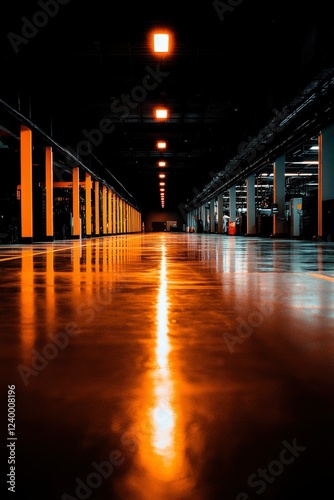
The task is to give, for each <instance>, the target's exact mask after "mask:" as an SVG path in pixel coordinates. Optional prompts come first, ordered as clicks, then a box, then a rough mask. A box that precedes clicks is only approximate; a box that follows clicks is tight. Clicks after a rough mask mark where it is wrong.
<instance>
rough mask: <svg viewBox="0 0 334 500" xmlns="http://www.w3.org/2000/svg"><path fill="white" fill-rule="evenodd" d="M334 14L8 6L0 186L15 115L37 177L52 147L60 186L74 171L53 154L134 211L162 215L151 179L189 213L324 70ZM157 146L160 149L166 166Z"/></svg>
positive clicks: (192, 6)
mask: <svg viewBox="0 0 334 500" xmlns="http://www.w3.org/2000/svg"><path fill="white" fill-rule="evenodd" d="M332 10H333V7H332V6H331V4H327V3H325V2H323V3H322V2H319V1H318V2H316V4H310V5H306V4H305V2H301V1H297V2H291V1H290V2H287V1H277V0H273V1H268V0H267V1H263V0H261V1H256V0H255V1H251V0H229V1H228V0H226V1H225V2H223V1H219V2H218V1H207V0H206V1H204V0H197V1H196V2H194V1H182V2H180V1H179V2H175V1H170V2H160V3H158V2H156V3H153V4H152V3H151V2H118V3H117V4H116V3H110V2H106V1H102V0H94V2H87V3H84V2H82V1H78V0H58V1H56V0H39V1H32V2H12V4H11V5H9V4H8V3H7V4H6V10H5V13H4V11H3V14H2V19H1V69H2V71H1V73H2V77H1V104H2V106H1V108H0V118H1V120H0V125H1V126H2V134H1V137H0V139H1V141H2V145H3V148H1V149H0V154H1V155H3V156H2V158H1V157H0V161H1V168H2V179H7V178H8V182H10V180H9V179H10V178H11V177H10V174H11V173H12V174H13V172H14V171H15V161H16V160H15V159H13V156H11V153H10V152H9V151H8V149H9V150H10V151H12V152H13V155H14V154H16V155H17V151H18V144H17V142H18V141H17V137H18V132H19V127H18V121H19V119H20V115H22V116H23V117H25V118H27V119H29V120H31V122H32V123H33V124H34V126H35V130H36V139H34V140H35V149H34V155H35V157H34V163H35V165H36V169H38V165H39V164H40V165H42V161H41V163H39V162H40V157H39V155H40V152H41V151H42V145H43V141H44V140H45V137H48V138H51V139H52V140H53V141H54V142H55V143H56V144H57V145H59V146H60V148H55V162H56V163H57V164H58V166H59V165H60V166H61V168H58V174H59V176H62V177H63V178H64V179H66V176H69V175H70V167H71V162H69V161H68V159H66V156H64V154H63V153H62V148H64V149H67V150H69V151H70V152H71V153H72V154H74V155H79V158H80V160H81V162H82V163H83V164H84V165H86V166H87V168H88V169H89V171H91V172H93V173H94V174H96V175H97V177H98V178H101V179H105V181H106V182H107V183H108V184H110V185H111V186H113V187H114V188H115V189H116V190H118V191H120V192H122V193H125V196H126V197H129V199H130V201H132V202H134V203H137V204H138V205H139V206H140V207H141V208H142V209H143V210H144V211H145V210H151V209H156V208H159V207H160V196H159V179H158V173H161V172H164V173H165V174H166V181H165V182H166V205H165V207H166V209H175V208H177V207H178V206H179V205H180V204H183V203H188V202H189V200H191V199H192V198H193V197H194V196H195V194H196V193H198V192H200V191H201V190H202V189H203V188H204V187H205V186H206V185H207V184H208V183H209V182H210V181H211V180H212V178H213V176H214V173H215V172H220V171H221V170H222V169H224V166H225V165H226V164H227V163H228V162H229V161H231V159H233V158H234V157H235V155H236V154H237V153H238V151H239V150H240V145H241V144H243V143H244V142H245V141H246V142H249V141H250V140H251V139H252V138H253V137H256V136H257V134H258V133H259V131H260V130H261V129H262V128H263V127H264V126H265V125H266V124H267V123H268V122H270V121H271V120H273V119H274V118H275V117H276V116H277V114H278V113H279V112H280V110H282V109H283V108H284V106H286V105H287V104H288V103H290V102H291V100H293V99H294V98H295V97H296V96H298V95H299V94H300V93H301V92H303V90H304V88H305V87H307V85H309V83H310V82H312V79H314V78H316V77H317V75H318V74H319V73H321V71H323V70H324V69H325V68H330V69H331V68H332V60H333V45H334V29H333V26H334V23H333V14H332ZM155 27H162V28H168V29H170V30H171V31H172V33H173V35H174V44H173V51H172V53H171V54H170V55H169V56H164V57H161V56H159V57H157V56H155V55H154V54H152V51H151V48H150V45H149V34H150V33H151V31H152V29H153V28H155ZM155 105H166V106H167V107H168V108H169V110H170V118H169V119H168V120H167V121H166V122H157V121H156V120H155V119H154V117H153V108H154V106H155ZM17 112H18V113H19V114H20V115H19V116H18V115H17V114H16V113H17ZM8 132H11V134H9V133H8ZM287 133H288V130H287ZM15 137H16V138H15ZM158 139H165V140H166V142H167V149H166V150H165V151H164V152H162V153H160V152H159V151H158V150H157V148H156V141H157V140H158ZM87 147H88V149H87ZM6 155H7V156H6ZM159 159H163V160H164V161H166V167H165V168H161V167H158V161H159ZM11 161H13V166H12V165H11ZM36 175H38V174H36ZM6 182H7V181H6Z"/></svg>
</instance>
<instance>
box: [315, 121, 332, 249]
mask: <svg viewBox="0 0 334 500" xmlns="http://www.w3.org/2000/svg"><path fill="white" fill-rule="evenodd" d="M318 139H319V140H318V143H319V158H318V159H319V165H318V183H319V188H318V236H320V237H322V238H324V239H328V240H330V241H333V238H334V124H332V125H330V126H329V127H327V128H326V129H324V130H323V131H322V132H321V133H320V135H319V138H318Z"/></svg>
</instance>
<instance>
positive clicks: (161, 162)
mask: <svg viewBox="0 0 334 500" xmlns="http://www.w3.org/2000/svg"><path fill="white" fill-rule="evenodd" d="M158 165H159V167H165V166H166V162H165V161H159V163H158Z"/></svg>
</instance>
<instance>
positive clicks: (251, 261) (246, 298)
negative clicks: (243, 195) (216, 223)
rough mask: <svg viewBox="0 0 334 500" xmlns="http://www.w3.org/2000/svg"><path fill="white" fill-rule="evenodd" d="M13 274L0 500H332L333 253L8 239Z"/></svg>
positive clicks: (4, 276) (3, 303) (143, 240)
mask: <svg viewBox="0 0 334 500" xmlns="http://www.w3.org/2000/svg"><path fill="white" fill-rule="evenodd" d="M0 273H1V274H0V277H1V279H0V320H1V337H0V338H1V346H0V348H1V350H0V356H1V408H2V411H1V429H2V430H1V460H2V462H1V463H2V466H1V474H2V483H4V480H5V481H8V482H7V484H5V485H4V484H3V486H2V491H1V494H0V498H1V499H7V498H15V499H19V500H21V499H22V500H26V499H28V498H32V499H34V500H73V499H77V500H79V499H80V500H82V499H83V500H85V499H88V498H91V499H92V500H114V499H115V500H128V499H129V500H174V499H175V500H216V499H217V500H218V499H219V500H254V499H260V500H261V499H263V500H266V499H270V500H290V499H294V500H295V499H297V500H299V499H303V498H306V496H307V498H309V497H310V498H312V499H314V500H320V499H321V500H322V499H323V498H328V495H330V496H331V495H332V493H331V492H332V485H333V470H334V460H333V456H334V438H333V435H334V432H333V420H334V399H333V395H334V364H333V359H334V244H333V243H328V242H326V243H320V242H305V241H294V240H271V239H258V238H244V237H233V236H225V235H224V236H222V235H206V234H188V233H182V234H181V233H180V234H178V233H153V234H143V235H141V234H138V235H136V234H135V235H128V236H126V235H123V236H113V237H109V238H98V239H91V240H83V241H81V242H80V241H62V242H55V243H41V244H34V245H32V246H20V245H13V246H9V245H8V246H7V245H3V246H0ZM13 467H15V468H13ZM10 488H12V491H10ZM14 490H15V494H14ZM327 492H329V493H327Z"/></svg>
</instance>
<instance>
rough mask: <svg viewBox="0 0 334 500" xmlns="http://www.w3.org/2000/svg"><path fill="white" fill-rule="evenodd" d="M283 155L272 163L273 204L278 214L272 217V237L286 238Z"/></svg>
mask: <svg viewBox="0 0 334 500" xmlns="http://www.w3.org/2000/svg"><path fill="white" fill-rule="evenodd" d="M284 174H285V155H282V156H280V157H279V158H277V159H276V160H275V162H274V203H277V205H278V213H277V214H274V215H273V236H274V237H275V236H287V235H288V222H287V221H286V219H285V175H284Z"/></svg>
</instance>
